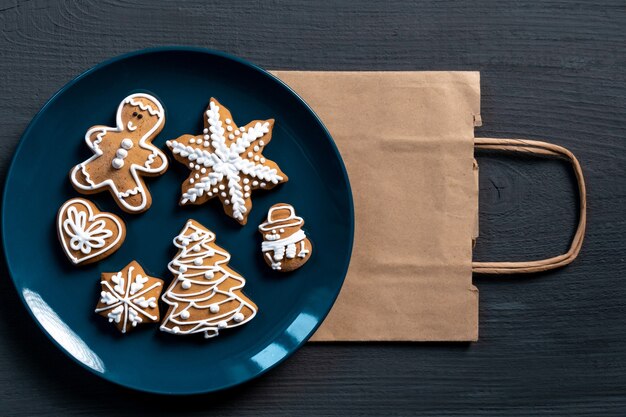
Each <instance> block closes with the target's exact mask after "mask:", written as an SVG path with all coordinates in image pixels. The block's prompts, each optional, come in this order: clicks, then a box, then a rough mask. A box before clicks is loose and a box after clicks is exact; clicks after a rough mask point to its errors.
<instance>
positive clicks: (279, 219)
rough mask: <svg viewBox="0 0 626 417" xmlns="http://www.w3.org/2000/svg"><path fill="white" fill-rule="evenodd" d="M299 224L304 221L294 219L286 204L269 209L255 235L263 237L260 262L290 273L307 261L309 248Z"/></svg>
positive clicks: (294, 216) (293, 214) (300, 218)
mask: <svg viewBox="0 0 626 417" xmlns="http://www.w3.org/2000/svg"><path fill="white" fill-rule="evenodd" d="M303 225H304V220H303V219H302V217H298V216H296V211H295V210H294V208H293V207H292V206H290V205H289V204H285V203H278V204H274V205H273V206H272V207H271V208H270V210H269V212H268V213H267V220H266V221H265V222H264V223H261V225H260V226H259V232H261V234H262V235H263V243H262V244H261V250H262V251H263V259H265V263H266V264H268V265H269V266H270V267H272V269H273V270H275V271H281V272H289V271H293V270H294V269H298V268H300V267H301V266H302V265H304V264H305V263H306V262H307V261H308V260H309V258H310V257H311V253H312V252H313V246H312V245H311V241H310V240H309V238H308V237H307V236H306V234H305V233H304V230H302V226H303Z"/></svg>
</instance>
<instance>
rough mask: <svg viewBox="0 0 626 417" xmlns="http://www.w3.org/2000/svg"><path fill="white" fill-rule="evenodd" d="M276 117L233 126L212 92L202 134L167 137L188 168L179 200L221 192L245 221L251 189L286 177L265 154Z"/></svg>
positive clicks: (199, 200) (189, 201)
mask: <svg viewBox="0 0 626 417" xmlns="http://www.w3.org/2000/svg"><path fill="white" fill-rule="evenodd" d="M273 126H274V119H268V120H253V121H251V122H250V123H248V124H247V125H245V126H241V127H237V124H236V123H235V122H234V120H233V118H232V116H231V114H230V111H229V110H228V109H227V108H226V107H224V106H223V105H221V104H220V103H219V102H218V101H217V100H216V99H214V98H211V101H210V103H209V107H208V108H207V110H206V112H205V113H204V130H203V133H202V134H201V135H183V136H181V137H179V138H178V139H174V140H169V141H167V146H168V147H169V148H170V149H171V150H172V153H173V154H174V158H175V159H176V160H177V161H179V162H181V163H183V164H185V165H187V166H188V167H189V169H190V170H191V173H190V174H189V177H188V178H187V179H186V180H185V182H183V185H182V196H181V199H180V205H187V204H202V203H204V202H206V201H208V200H210V199H212V198H214V197H217V198H219V200H220V201H221V203H222V205H223V206H224V211H225V212H226V214H228V215H229V216H230V217H232V218H234V219H235V220H237V221H238V222H239V223H240V224H242V225H244V224H246V222H247V221H248V215H249V214H250V209H251V208H252V199H251V195H252V191H253V190H256V189H266V190H269V189H272V188H274V187H275V186H276V185H277V184H280V183H282V182H286V181H287V179H288V178H287V175H285V173H284V172H282V171H281V170H280V168H279V167H278V165H276V163H275V162H273V161H270V160H269V159H266V158H265V157H264V156H263V149H264V148H265V147H266V146H267V144H268V143H269V142H270V140H271V139H272V128H273Z"/></svg>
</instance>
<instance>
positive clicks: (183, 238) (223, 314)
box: [161, 220, 257, 339]
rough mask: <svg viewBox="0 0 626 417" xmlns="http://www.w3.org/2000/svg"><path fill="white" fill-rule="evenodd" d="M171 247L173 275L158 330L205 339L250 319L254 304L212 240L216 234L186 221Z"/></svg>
mask: <svg viewBox="0 0 626 417" xmlns="http://www.w3.org/2000/svg"><path fill="white" fill-rule="evenodd" d="M174 246H176V247H177V248H178V253H177V254H176V257H174V259H173V260H172V261H171V262H170V263H169V265H168V268H169V270H170V271H171V272H172V273H173V274H174V276H175V279H174V280H173V281H172V283H171V284H170V286H169V288H168V289H167V291H166V292H165V293H163V301H164V302H165V303H166V304H168V305H169V306H170V307H169V309H168V310H167V313H166V315H165V318H164V319H163V323H161V330H162V331H164V332H168V333H173V334H176V335H190V334H195V333H200V334H203V335H204V337H205V338H206V339H208V338H211V337H215V336H217V335H218V334H219V332H220V331H221V330H223V329H228V328H231V327H238V326H241V325H243V324H245V323H247V322H249V321H250V320H252V319H253V318H254V316H255V315H256V313H257V306H256V305H255V304H254V303H253V302H252V300H250V299H249V298H248V297H247V296H246V295H245V294H244V293H243V291H242V289H243V287H244V286H245V284H246V280H245V279H244V278H243V277H242V276H241V275H239V274H238V273H237V272H235V271H234V270H233V269H231V267H230V266H229V261H230V254H229V253H228V252H227V251H225V250H224V249H222V248H221V247H219V246H217V245H216V244H215V233H213V232H211V231H210V230H209V229H207V228H206V227H204V226H203V225H201V224H200V223H198V222H196V221H195V220H189V221H188V222H187V224H186V225H185V227H184V228H183V230H182V231H181V232H180V234H179V235H178V236H176V237H175V238H174Z"/></svg>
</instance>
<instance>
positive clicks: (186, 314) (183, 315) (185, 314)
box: [180, 310, 189, 320]
mask: <svg viewBox="0 0 626 417" xmlns="http://www.w3.org/2000/svg"><path fill="white" fill-rule="evenodd" d="M180 318H181V319H183V320H187V319H188V318H189V312H188V311H187V310H183V311H181V312H180Z"/></svg>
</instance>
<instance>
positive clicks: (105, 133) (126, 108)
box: [70, 93, 168, 213]
mask: <svg viewBox="0 0 626 417" xmlns="http://www.w3.org/2000/svg"><path fill="white" fill-rule="evenodd" d="M164 125H165V111H164V109H163V106H162V105H161V103H160V102H159V101H158V100H157V99H156V98H154V97H153V96H151V95H149V94H143V93H138V94H132V95H130V96H128V97H126V98H125V99H124V100H122V102H121V103H120V105H119V107H118V109H117V116H116V126H115V127H108V126H93V127H92V128H91V129H89V130H88V131H87V133H86V134H85V142H86V144H87V146H88V147H89V149H90V150H91V152H93V155H92V156H91V157H90V158H89V159H87V160H86V161H84V162H81V163H80V164H78V165H76V166H75V167H74V168H73V169H72V170H71V171H70V179H71V181H72V185H73V186H74V188H75V189H76V190H77V191H78V192H80V193H83V194H94V193H98V192H102V191H107V190H108V191H109V192H110V193H111V195H112V196H113V198H114V199H115V202H116V203H117V205H118V206H119V207H120V208H121V209H122V210H124V211H126V212H128V213H141V212H143V211H146V210H148V208H150V205H151V204H152V197H151V195H150V192H149V191H148V189H147V187H146V184H145V182H144V177H153V176H157V175H161V174H163V173H164V172H165V171H166V170H167V166H168V162H167V157H166V156H165V154H164V153H163V152H162V151H161V150H160V149H159V148H157V147H156V146H154V145H153V144H152V140H153V139H154V138H155V137H156V136H157V135H158V134H159V133H160V132H161V130H163V126H164Z"/></svg>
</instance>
